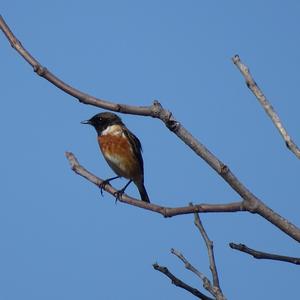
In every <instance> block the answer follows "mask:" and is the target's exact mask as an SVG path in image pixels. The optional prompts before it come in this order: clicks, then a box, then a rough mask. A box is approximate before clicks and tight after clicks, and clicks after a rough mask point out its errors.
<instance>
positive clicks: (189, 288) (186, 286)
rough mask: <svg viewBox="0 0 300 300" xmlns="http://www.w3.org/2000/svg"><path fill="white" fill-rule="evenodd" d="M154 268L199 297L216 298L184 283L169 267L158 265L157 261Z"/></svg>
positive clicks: (206, 299) (204, 299)
mask: <svg viewBox="0 0 300 300" xmlns="http://www.w3.org/2000/svg"><path fill="white" fill-rule="evenodd" d="M153 268H154V269H155V270H157V271H159V272H161V273H163V274H164V275H166V276H167V277H169V278H170V279H171V281H172V283H173V284H175V285H176V286H178V287H181V288H183V289H185V290H186V291H188V292H190V293H191V294H193V295H194V296H196V297H198V298H199V299H203V300H214V299H213V298H210V297H208V296H206V295H204V294H203V293H201V292H200V291H199V290H197V289H195V288H193V287H191V286H190V285H188V284H186V283H184V282H183V281H181V280H180V279H179V278H177V277H176V276H174V275H173V274H172V273H171V272H170V271H169V270H168V268H167V267H162V266H160V265H158V264H157V263H155V264H153Z"/></svg>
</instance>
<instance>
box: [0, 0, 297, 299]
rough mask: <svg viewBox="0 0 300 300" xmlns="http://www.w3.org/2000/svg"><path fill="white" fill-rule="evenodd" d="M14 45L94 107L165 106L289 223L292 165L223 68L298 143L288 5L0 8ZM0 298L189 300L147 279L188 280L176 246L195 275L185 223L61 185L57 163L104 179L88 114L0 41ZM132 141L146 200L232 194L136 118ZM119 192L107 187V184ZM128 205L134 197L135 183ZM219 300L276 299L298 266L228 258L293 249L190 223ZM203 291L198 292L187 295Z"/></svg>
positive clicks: (239, 216)
mask: <svg viewBox="0 0 300 300" xmlns="http://www.w3.org/2000/svg"><path fill="white" fill-rule="evenodd" d="M1 4H2V9H1V14H2V15H3V17H4V18H5V20H6V21H7V23H8V24H9V25H10V27H11V29H12V30H13V31H14V33H15V34H16V36H17V37H18V38H19V39H20V40H21V41H22V43H23V45H24V46H25V47H26V48H27V49H28V50H29V51H30V52H31V53H32V54H33V55H34V56H35V57H36V58H37V59H38V60H40V62H41V63H42V64H43V65H45V66H46V67H47V68H48V69H50V70H51V71H52V72H54V73H55V74H56V75H57V76H59V77H60V78H61V79H63V80H65V81H66V82H68V83H69V84H71V85H73V86H74V87H76V88H78V89H81V90H82V91H85V92H88V93H90V94H92V95H94V96H97V97H100V98H103V99H107V100H112V101H116V102H121V103H128V104H132V105H150V104H151V103H152V101H153V100H154V99H158V100H159V101H160V102H161V103H162V104H163V106H164V107H166V108H168V109H169V110H171V111H172V112H173V114H174V116H175V117H176V118H177V119H178V120H179V121H180V122H182V124H183V125H184V126H185V127H186V128H187V129H188V130H190V132H191V133H192V134H193V135H194V136H195V137H197V138H198V139H199V140H200V141H201V142H202V143H203V144H205V145H206V146H207V147H208V148H209V149H210V150H211V151H212V152H213V153H214V154H216V155H217V156H218V157H219V158H220V159H221V160H222V161H223V162H224V163H226V164H228V165H229V167H230V168H231V170H232V171H233V172H234V173H235V174H236V175H237V176H238V177H239V178H240V180H241V181H242V182H243V183H244V184H245V185H246V186H247V187H248V188H249V189H251V190H252V192H253V193H254V194H256V195H257V196H258V197H260V198H261V199H262V200H263V201H264V202H265V203H266V204H267V205H268V206H270V207H271V208H272V209H274V210H275V211H277V212H278V213H280V214H281V215H283V216H284V217H286V218H288V219H289V220H290V221H292V222H294V223H295V224H296V225H298V226H299V225H300V224H299V210H300V204H299V182H298V181H299V179H298V178H299V175H298V174H299V162H298V161H297V159H296V157H295V156H294V155H293V154H292V153H291V152H289V151H288V150H287V149H286V148H285V146H284V143H283V141H282V139H281V137H280V136H279V134H278V133H277V131H276V130H275V128H274V126H273V124H272V123H271V121H270V120H269V119H268V118H267V117H266V115H265V113H264V111H263V110H262V108H261V107H260V106H259V104H258V103H257V100H256V99H255V98H254V96H253V95H252V94H251V93H250V91H249V90H248V89H247V87H246V86H245V84H244V80H243V78H242V77H241V75H240V73H239V71H238V70H237V69H236V68H235V66H234V65H233V64H232V62H231V57H232V56H233V55H235V54H239V55H240V57H241V59H242V60H243V61H244V62H245V63H246V64H247V65H248V66H249V67H250V70H251V72H252V74H253V75H254V77H255V80H256V81H257V83H258V84H259V85H260V86H261V87H262V89H263V91H264V92H265V94H266V95H267V97H268V98H269V99H270V101H271V102H272V104H273V106H274V107H275V109H276V111H277V112H278V114H279V115H280V116H281V118H282V120H283V122H284V124H285V126H286V128H287V129H288V131H289V133H290V134H291V135H292V137H293V138H294V140H295V141H296V142H298V144H299V143H300V134H299V125H298V119H299V117H298V115H299V109H300V104H299V96H300V94H299V88H298V87H299V65H300V55H299V53H300V35H299V18H300V4H299V2H298V1H287V2H285V4H284V5H283V3H282V1H270V0H266V1H258V0H254V1H251V4H249V2H243V1H199V0H198V1H177V0H175V1H174V0H173V1H168V0H166V1H157V0H154V1H117V0H116V1H85V2H80V1H74V2H71V1H57V0H56V1H48V2H46V1H30V0H29V1H26V2H24V1H13V0H10V1H6V0H3V1H2V3H1ZM0 44H1V47H0V56H1V58H2V60H1V69H0V79H1V83H2V84H1V98H2V106H1V110H0V128H1V137H2V141H1V156H0V163H1V173H0V174H1V175H0V177H1V183H2V184H1V189H0V199H1V200H0V237H1V243H0V286H1V288H0V299H3V300H17V299H30V300H35V299H45V300H48V299H73V300H79V299H89V300H94V299H106V300H115V299H145V300H147V299H174V300H176V299H194V297H193V296H192V295H190V294H188V293H187V292H185V291H183V290H181V289H179V288H176V287H175V286H173V285H171V284H170V282H169V280H168V279H166V278H165V277H164V276H163V275H162V274H160V273H158V272H156V271H154V270H153V268H152V266H151V265H152V263H154V262H158V263H159V264H161V265H165V266H167V267H168V268H169V269H170V270H171V271H172V272H173V273H174V274H175V275H177V276H178V277H180V278H181V279H182V280H184V281H185V282H187V283H189V284H191V285H193V286H195V287H198V288H200V289H201V286H202V284H201V283H200V282H199V281H198V279H197V278H195V276H193V275H192V274H190V272H189V271H187V270H185V269H184V267H183V265H182V263H181V262H180V261H179V260H178V259H177V258H176V257H174V256H172V255H171V254H170V249H171V248H172V247H173V248H176V249H178V250H180V251H181V252H182V253H183V254H184V255H185V256H186V257H187V258H188V259H189V260H190V262H191V263H193V264H194V265H195V266H196V267H197V268H198V269H199V270H201V271H202V272H204V273H205V274H207V275H209V276H210V273H209V268H208V259H207V253H206V248H205V245H204V243H203V240H202V239H201V237H200V236H199V233H198V232H197V230H196V228H195V226H194V225H193V217H192V216H191V215H187V216H180V217H176V218H171V219H164V218H162V217H161V216H159V215H156V214H153V213H150V212H147V211H143V210H141V209H138V208H134V207H130V206H126V205H123V204H120V203H118V204H117V205H115V203H114V199H113V198H112V197H110V196H109V195H107V194H105V195H104V197H101V195H100V192H99V190H98V189H97V188H95V187H94V186H93V185H92V184H91V183H89V182H88V181H86V180H84V179H82V178H81V177H79V176H77V175H75V174H74V173H73V172H72V171H71V170H70V168H69V165H68V162H67V160H66V158H65V156H64V152H65V151H72V152H74V154H75V155H76V156H77V158H78V159H79V161H80V162H81V163H82V164H83V165H84V166H85V167H86V168H88V169H89V170H91V171H92V172H94V173H95V174H97V175H99V176H100V177H102V178H108V177H111V176H113V173H112V171H111V170H110V168H109V167H108V166H107V164H106V163H105V161H104V160H103V158H102V157H101V155H100V154H99V150H98V146H97V144H96V139H95V132H94V130H92V129H91V128H87V127H86V126H82V125H81V124H80V121H81V120H85V119H87V118H89V117H90V116H92V115H94V114H95V113H97V112H99V111H100V110H99V109H97V108H95V107H91V106H86V105H82V104H79V103H78V102H77V101H76V100H74V99H73V98H71V97H70V96H68V95H67V94H65V93H63V92H62V91H60V90H58V89H57V88H55V87H54V86H52V85H51V84H49V83H48V82H47V81H45V80H44V79H41V78H39V77H37V76H36V75H35V74H34V73H33V72H32V69H31V68H30V66H29V65H28V64H27V63H26V62H25V61H24V60H23V59H22V58H21V57H20V56H19V55H17V53H16V52H15V51H14V50H13V49H12V48H11V47H10V46H9V44H8V42H7V41H6V39H5V37H4V36H3V35H2V34H0ZM122 118H123V121H124V122H125V123H126V124H127V126H128V127H129V128H130V129H131V130H132V131H133V132H134V133H135V134H136V135H137V136H138V137H139V138H140V140H141V142H142V144H143V148H144V152H143V156H144V161H145V184H146V187H147V190H148V193H149V196H150V198H151V200H152V201H153V202H154V203H158V204H161V205H166V206H183V205H187V204H188V203H189V202H191V201H192V202H194V203H202V202H207V203H226V202H232V201H236V200H239V196H238V195H237V194H236V193H235V192H234V191H232V190H231V189H230V188H229V187H228V185H227V184H226V183H225V182H224V181H223V180H222V179H221V178H219V177H218V176H217V175H216V174H215V173H214V171H212V170H211V169H210V168H209V167H208V166H207V165H206V164H205V163H204V162H203V161H202V160H201V159H199V158H198V157H197V156H196V155H195V154H194V153H193V152H191V151H190V150H189V149H188V148H187V147H186V146H185V145H184V144H183V143H182V142H181V141H180V140H178V139H177V138H176V137H175V136H174V135H173V134H172V133H170V132H169V131H168V130H167V129H166V128H165V127H164V126H163V124H162V123H160V122H159V121H158V120H154V119H151V118H143V117H138V116H130V115H123V116H122ZM124 183H125V181H124V180H120V181H119V182H116V183H115V184H116V186H118V187H121V186H122V185H124ZM128 194H130V195H133V196H136V197H137V196H138V194H137V191H136V189H135V187H134V186H132V187H130V188H129V189H128ZM202 220H203V223H204V226H205V228H206V230H207V232H208V234H209V237H210V238H211V239H212V240H213V241H214V245H215V256H216V260H217V264H218V270H219V276H220V282H221V287H222V289H223V291H224V293H225V295H226V296H227V297H228V299H244V300H248V299H283V298H285V299H291V298H293V297H294V295H295V294H296V293H298V284H299V282H298V281H299V280H298V278H299V267H297V266H294V265H289V264H285V263H281V262H271V261H258V260H254V259H253V258H251V257H250V256H247V255H244V254H242V253H238V252H236V251H233V250H231V249H230V248H229V247H228V243H229V242H232V241H233V242H237V243H240V242H241V243H245V244H247V245H248V246H250V247H253V248H255V249H259V250H262V251H270V252H276V253H281V254H285V255H291V256H299V245H298V243H297V242H295V241H293V240H292V239H291V238H289V237H287V236H285V235H284V234H283V233H282V232H280V231H279V230H278V229H277V228H275V227H273V226H271V225H270V224H269V223H268V222H267V221H265V220H264V219H262V218H260V217H259V216H256V215H250V214H248V213H236V214H207V215H203V216H202ZM201 290H202V291H203V289H201Z"/></svg>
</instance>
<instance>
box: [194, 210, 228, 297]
mask: <svg viewBox="0 0 300 300" xmlns="http://www.w3.org/2000/svg"><path fill="white" fill-rule="evenodd" d="M194 217H195V221H194V223H195V225H196V227H197V228H198V229H199V231H200V233H201V235H202V237H203V239H204V242H205V245H206V248H207V252H208V258H209V268H210V271H211V274H212V277H213V287H214V290H215V292H214V294H215V296H216V298H217V299H220V300H221V299H225V297H224V295H223V293H222V290H221V287H220V282H219V276H218V271H217V266H216V262H215V256H214V249H213V248H214V245H213V242H212V241H211V240H210V239H209V237H208V235H207V233H206V231H205V229H204V226H203V225H202V222H201V220H200V217H199V214H198V213H194Z"/></svg>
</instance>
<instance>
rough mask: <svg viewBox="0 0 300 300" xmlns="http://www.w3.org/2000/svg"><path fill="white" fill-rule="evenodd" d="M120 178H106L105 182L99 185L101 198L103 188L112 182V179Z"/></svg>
mask: <svg viewBox="0 0 300 300" xmlns="http://www.w3.org/2000/svg"><path fill="white" fill-rule="evenodd" d="M120 177H121V176H115V177H111V178H108V179H106V180H103V181H102V182H101V183H100V185H99V188H100V192H101V196H103V189H104V188H105V186H106V185H107V184H109V182H110V181H112V180H114V179H117V178H120Z"/></svg>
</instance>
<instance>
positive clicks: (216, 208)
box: [66, 152, 245, 217]
mask: <svg viewBox="0 0 300 300" xmlns="http://www.w3.org/2000/svg"><path fill="white" fill-rule="evenodd" d="M66 157H67V159H68V160H69V163H70V165H71V168H72V170H73V171H74V172H75V173H77V174H78V175H80V176H82V177H84V178H86V179H87V180H88V181H90V182H92V183H94V184H95V185H96V186H98V187H100V185H101V183H102V182H103V180H102V179H100V178H99V177H97V176H95V175H94V174H92V173H91V172H89V171H88V170H87V169H85V168H84V167H82V166H81V165H80V164H79V162H78V160H77V158H76V157H75V156H74V154H73V153H71V152H66ZM103 190H105V191H106V192H108V193H110V194H111V195H113V196H114V194H115V192H117V190H116V189H115V188H113V187H112V186H111V185H110V184H107V185H105V186H104V188H103ZM119 201H120V202H123V203H126V204H129V205H133V206H136V207H140V208H144V209H147V210H150V211H153V212H156V213H159V214H161V215H163V216H164V217H173V216H177V215H183V214H192V213H195V212H202V213H205V212H207V213H208V212H238V211H245V207H244V204H243V203H244V202H243V201H239V202H233V203H228V204H196V205H192V206H191V205H189V206H184V207H174V208H171V207H164V206H160V205H156V204H154V203H147V202H144V201H141V200H137V199H134V198H132V197H129V196H127V195H126V194H123V195H122V196H121V197H120V199H119Z"/></svg>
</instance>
